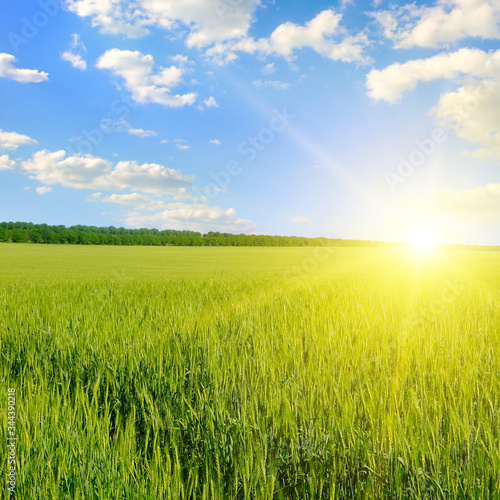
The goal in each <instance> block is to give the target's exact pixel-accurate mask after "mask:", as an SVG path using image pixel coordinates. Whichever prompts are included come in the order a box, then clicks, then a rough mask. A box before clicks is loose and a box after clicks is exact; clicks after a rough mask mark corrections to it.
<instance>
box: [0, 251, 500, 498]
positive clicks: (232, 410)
mask: <svg viewBox="0 0 500 500" xmlns="http://www.w3.org/2000/svg"><path fill="white" fill-rule="evenodd" d="M0 272H1V276H2V280H1V286H0V332H1V335H0V338H1V356H2V362H1V365H0V377H1V380H2V384H1V386H2V388H3V394H4V398H3V400H4V401H5V403H4V405H3V408H2V414H3V415H4V417H3V419H2V420H3V422H2V427H1V429H2V440H3V442H4V443H5V442H6V440H7V417H6V413H7V390H8V389H9V388H15V390H16V438H17V441H16V496H17V497H18V498H23V499H45V498H46V499H66V498H67V499H92V498H96V499H122V498H123V499H125V498H126V499H128V498H131V499H132V498H134V499H160V498H165V499H207V500H208V499H271V498H273V499H323V498H325V499H326V498H338V499H371V498H384V499H385V498H387V499H399V498H401V499H403V498H404V499H414V498H422V499H424V498H429V499H431V498H432V499H434V498H443V499H445V498H446V499H449V498H457V499H466V498H499V497H500V443H499V438H500V420H499V417H500V404H499V403H500V254H499V252H493V251H492V252H488V251H469V250H439V251H436V252H435V253H433V254H429V255H417V254H414V253H412V252H411V251H409V250H408V249H406V248H337V249H330V250H328V251H326V250H325V249H313V248H308V249H305V248H157V247H144V248H137V247H132V248H130V247H74V246H69V245H61V246H52V245H29V244H25V245H23V244H17V245H16V244H0ZM7 454H8V450H7V448H6V447H5V445H4V446H2V447H1V452H0V458H1V462H2V471H5V470H7V465H6V461H7ZM3 494H5V496H6V498H7V497H8V495H9V492H8V490H6V489H5V487H4V488H3V490H2V495H3Z"/></svg>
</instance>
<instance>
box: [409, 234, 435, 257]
mask: <svg viewBox="0 0 500 500" xmlns="http://www.w3.org/2000/svg"><path fill="white" fill-rule="evenodd" d="M409 243H410V245H411V246H412V248H413V250H414V251H415V252H417V253H419V254H427V253H430V252H432V250H434V241H433V239H432V236H431V235H430V234H429V233H427V232H425V231H419V232H417V233H415V234H414V235H413V236H412V237H411V238H410V239H409Z"/></svg>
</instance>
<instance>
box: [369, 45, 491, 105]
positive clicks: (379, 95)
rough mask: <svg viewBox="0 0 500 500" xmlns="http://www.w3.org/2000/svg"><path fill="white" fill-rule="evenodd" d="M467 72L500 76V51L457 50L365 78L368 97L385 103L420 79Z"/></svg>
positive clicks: (399, 96) (377, 71)
mask: <svg viewBox="0 0 500 500" xmlns="http://www.w3.org/2000/svg"><path fill="white" fill-rule="evenodd" d="M463 75H470V76H474V77H479V78H488V77H492V76H494V77H497V78H498V77H500V50H497V51H496V52H484V51H482V50H480V49H460V50H458V51H456V52H452V53H442V54H438V55H436V56H433V57H429V58H427V59H415V60H412V61H408V62H406V63H404V64H400V63H395V64H391V65H390V66H387V67H386V68H384V69H383V70H376V69H374V70H372V71H370V73H368V75H367V77H366V86H367V88H368V96H369V97H371V98H372V99H375V100H380V99H383V100H385V101H388V102H395V101H397V100H399V99H400V98H401V97H402V96H403V94H404V93H405V92H408V91H411V90H413V89H414V88H415V87H416V86H417V84H418V83H419V82H429V81H432V80H436V79H455V78H457V77H459V76H463Z"/></svg>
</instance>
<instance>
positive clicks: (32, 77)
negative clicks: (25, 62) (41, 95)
mask: <svg viewBox="0 0 500 500" xmlns="http://www.w3.org/2000/svg"><path fill="white" fill-rule="evenodd" d="M14 61H16V58H15V57H14V56H12V55H10V54H6V53H4V52H2V53H0V78H7V79H9V80H14V81H16V82H20V83H39V82H45V81H47V80H48V79H49V75H48V73H44V72H43V71H38V70H36V69H19V68H16V67H15V66H14V65H13V64H12V63H13V62H14Z"/></svg>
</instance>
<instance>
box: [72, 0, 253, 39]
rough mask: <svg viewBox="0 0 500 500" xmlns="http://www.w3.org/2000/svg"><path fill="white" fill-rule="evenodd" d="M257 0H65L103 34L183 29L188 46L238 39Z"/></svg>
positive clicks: (129, 34)
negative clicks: (177, 0) (170, 0)
mask: <svg viewBox="0 0 500 500" xmlns="http://www.w3.org/2000/svg"><path fill="white" fill-rule="evenodd" d="M259 4H260V0H239V1H238V2H227V1H224V0H214V1H207V0H190V1H189V2H161V1H158V0H132V1H130V0H127V1H125V0H99V1H98V0H68V2H67V5H68V8H69V10H70V11H72V12H74V13H75V14H77V15H78V16H80V17H86V18H90V19H91V22H92V25H93V26H96V27H99V28H100V30H101V31H102V32H103V33H109V34H113V35H118V34H119V35H124V36H126V37H129V38H138V37H142V36H144V35H146V34H148V33H149V30H150V28H152V27H158V28H161V29H164V30H168V31H172V30H176V29H187V30H188V35H187V39H186V44H187V45H188V47H197V48H200V47H205V46H208V45H210V44H212V43H214V42H221V41H225V40H230V39H235V38H240V37H242V36H244V35H246V33H247V32H248V29H249V28H250V25H251V22H252V19H253V13H254V12H255V10H256V8H257V7H258V5H259Z"/></svg>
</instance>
